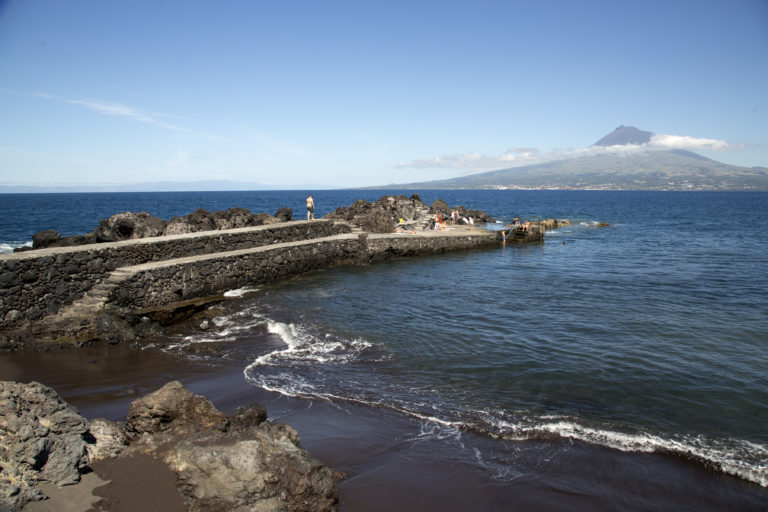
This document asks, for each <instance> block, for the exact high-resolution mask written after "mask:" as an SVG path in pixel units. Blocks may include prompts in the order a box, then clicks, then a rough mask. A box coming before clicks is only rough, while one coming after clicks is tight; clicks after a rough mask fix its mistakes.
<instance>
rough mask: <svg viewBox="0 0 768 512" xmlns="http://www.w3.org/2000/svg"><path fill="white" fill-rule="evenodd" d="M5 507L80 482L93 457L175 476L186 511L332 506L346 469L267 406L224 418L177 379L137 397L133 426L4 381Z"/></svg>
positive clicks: (1, 463) (0, 397)
mask: <svg viewBox="0 0 768 512" xmlns="http://www.w3.org/2000/svg"><path fill="white" fill-rule="evenodd" d="M0 412H2V415H0V433H2V434H3V435H2V436H0V510H3V511H5V510H9V511H17V510H21V508H22V507H23V506H24V505H25V504H26V503H27V502H29V501H34V500H39V499H44V498H45V496H44V495H43V493H42V492H41V491H40V490H39V489H38V488H37V486H36V485H37V483H38V482H41V481H50V482H53V483H56V484H57V485H67V484H74V483H76V482H78V481H79V479H80V471H81V470H83V469H84V468H85V464H86V463H87V462H95V461H98V460H100V459H103V458H115V459H116V463H118V464H119V463H120V459H121V457H131V456H132V455H133V454H136V453H142V454H151V455H153V456H154V457H156V458H159V459H162V460H163V461H165V463H166V464H168V466H169V467H170V468H171V469H172V470H173V471H174V472H176V474H177V477H178V491H179V493H180V495H181V496H182V497H183V498H184V500H185V501H186V502H187V505H188V507H189V510H191V511H196V512H208V511H210V512H214V511H221V510H259V511H265V512H266V511H275V512H277V511H328V510H336V509H337V507H338V492H337V488H336V482H337V481H338V479H339V478H340V476H341V475H340V474H338V473H336V472H334V471H333V470H332V469H331V468H329V467H328V466H326V465H324V464H322V463H321V462H320V461H318V460H317V459H315V458H313V457H312V456H311V455H310V454H309V453H307V452H306V450H304V449H303V448H301V446H300V440H299V436H298V434H297V433H296V431H295V430H294V429H292V428H291V427H289V426H288V425H283V424H273V423H269V422H267V421H266V418H267V414H266V411H265V410H264V408H263V407H262V406H260V405H252V406H247V407H241V408H239V409H238V410H237V411H236V412H235V413H234V414H232V415H226V414H224V413H223V412H221V411H219V410H217V409H216V408H215V407H214V406H213V404H211V402H209V401H208V400H207V399H206V398H204V397H201V396H198V395H194V394H193V393H191V392H190V391H188V390H187V389H185V388H184V387H183V386H182V385H181V383H179V382H170V383H168V384H166V385H165V386H163V387H162V388H161V389H159V390H157V391H155V392H154V393H151V394H149V395H147V396H145V397H143V398H140V399H138V400H136V401H134V402H133V403H132V404H131V406H130V409H129V413H128V418H127V423H126V426H125V427H123V426H121V425H120V424H118V423H114V422H110V421H107V420H100V419H99V420H93V421H92V422H90V428H89V423H88V422H87V421H86V420H85V418H83V417H81V416H80V415H78V414H77V413H76V411H75V410H74V409H73V408H72V407H70V406H69V405H67V404H66V403H65V402H63V401H62V400H61V398H60V397H59V396H58V395H57V394H56V392H55V391H53V390H52V389H50V388H48V387H46V386H43V385H42V384H38V383H31V384H19V383H16V382H0Z"/></svg>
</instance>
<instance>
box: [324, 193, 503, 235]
mask: <svg viewBox="0 0 768 512" xmlns="http://www.w3.org/2000/svg"><path fill="white" fill-rule="evenodd" d="M452 209H453V210H457V211H459V215H460V217H464V218H469V217H470V216H471V217H472V218H473V220H474V222H475V223H484V222H492V221H493V219H492V218H491V217H490V216H489V215H488V214H487V213H485V212H483V211H479V210H467V208H465V207H464V206H456V207H454V208H450V207H449V206H448V204H447V203H446V202H445V201H443V200H442V199H437V200H435V201H434V202H433V203H432V205H431V206H427V204H426V203H424V202H423V201H422V200H421V198H420V197H419V196H418V195H417V194H413V195H412V196H411V197H406V196H383V197H381V198H379V199H377V200H376V201H374V202H373V203H369V202H368V201H364V200H362V199H361V200H359V201H357V202H355V203H353V204H351V205H350V206H349V207H344V206H342V207H339V208H337V209H336V210H335V211H333V212H331V213H329V214H328V215H326V216H325V217H323V218H324V219H331V220H336V221H344V222H348V223H350V224H352V225H355V226H357V227H359V228H361V229H362V230H363V231H367V232H369V233H391V232H393V231H394V230H395V227H396V226H397V224H398V223H399V222H400V219H402V220H403V222H405V223H406V224H407V225H408V226H409V227H412V228H414V229H429V228H430V227H431V226H432V225H433V224H434V216H435V214H439V215H440V217H441V218H443V219H448V218H449V216H450V213H451V210H452Z"/></svg>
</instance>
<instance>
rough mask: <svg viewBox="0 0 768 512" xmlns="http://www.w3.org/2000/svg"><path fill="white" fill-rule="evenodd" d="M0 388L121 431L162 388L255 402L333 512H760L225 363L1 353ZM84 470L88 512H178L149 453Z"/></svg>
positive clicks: (551, 444)
mask: <svg viewBox="0 0 768 512" xmlns="http://www.w3.org/2000/svg"><path fill="white" fill-rule="evenodd" d="M0 378H2V379H3V380H17V381H21V382H28V381H30V380H36V381H39V382H42V383H44V384H46V385H49V386H52V387H53V388H54V389H56V390H57V391H58V392H59V394H60V395H61V396H62V397H63V398H64V399H65V400H67V401H68V402H69V403H71V404H72V405H74V406H75V407H77V408H78V409H79V411H80V413H81V414H83V415H84V416H85V417H87V418H89V419H93V418H97V417H104V418H107V419H110V420H115V421H122V420H124V419H125V417H126V414H127V412H128V406H129V404H130V403H131V401H133V400H135V399H136V398H138V397H139V396H142V395H144V394H146V393H148V392H151V391H154V390H155V389H157V388H159V387H161V386H162V385H163V384H165V383H166V382H168V381H170V380H179V381H181V382H182V383H183V384H184V385H185V386H187V388H189V389H190V390H191V391H193V392H194V393H197V394H202V395H204V396H206V397H208V398H209V399H210V400H211V401H212V402H213V403H214V404H215V405H216V406H217V407H218V408H220V409H222V410H224V411H227V412H231V411H233V410H234V409H235V408H236V407H238V406H239V405H244V404H248V403H252V402H259V403H262V404H264V405H265V406H266V407H267V412H268V414H269V417H270V419H271V420H272V421H280V422H285V423H288V424H289V425H291V426H293V427H294V428H295V429H296V430H297V431H298V432H299V435H300V436H301V438H302V445H303V446H304V447H305V448H306V449H307V450H309V452H310V453H312V454H313V455H314V456H315V457H317V458H318V459H320V460H322V461H323V462H325V463H327V464H329V465H331V466H332V467H333V468H334V469H337V470H340V471H343V472H345V473H346V475H347V477H346V478H345V479H344V480H343V481H342V482H340V484H339V493H340V510H342V511H345V512H349V511H379V510H381V511H385V510H386V511H389V510H399V511H404V512H407V511H420V510H427V509H437V510H444V511H464V510H577V511H578V510H584V511H587V510H590V511H592V510H617V509H622V510H649V509H656V510H691V511H693V510H696V511H700V510H726V509H727V510H766V509H768V492H767V491H766V489H763V488H760V487H759V486H756V485H754V484H750V483H748V482H744V481H742V480H739V479H738V478H734V477H729V476H727V475H723V474H721V473H717V472H715V471H710V470H708V469H706V468H704V467H701V466H699V465H696V464H692V463H690V462H688V461H685V460H681V459H679V458H677V457H667V456H663V455H656V454H637V453H624V452H618V451H615V450H610V449H607V448H601V447H596V446H591V445H586V444H583V443H578V442H571V441H568V440H562V439H555V440H541V441H524V442H506V441H500V440H496V439H489V438H487V437H485V436H480V435H475V434H473V433H471V432H462V433H456V432H451V431H441V430H440V429H439V428H435V427H434V425H429V424H423V423H422V422H420V421H416V420H414V419H411V418H408V417H404V416H402V415H399V414H396V413H393V412H389V411H382V410H377V409H372V408H368V407H362V406H356V405H351V404H342V405H338V404H332V403H328V402H310V401H305V400H297V399H291V398H287V397H283V396H281V395H278V394H275V393H270V392H266V391H262V390H260V389H257V388H254V387H252V386H250V385H249V384H248V383H246V381H245V379H244V378H243V374H242V368H240V367H239V366H236V365H232V364H230V363H228V362H227V361H222V363H221V364H218V365H212V364H210V363H202V362H196V361H193V360H190V359H186V358H181V357H177V356H167V355H165V354H161V353H158V352H154V351H150V350H144V351H141V350H136V349H132V348H130V347H128V346H124V345H116V346H95V347H89V348H84V349H71V350H57V351H51V352H46V353H39V352H23V353H21V352H20V353H0ZM94 472H95V474H96V475H97V476H98V477H100V478H101V479H102V480H105V481H111V482H112V483H110V484H107V485H103V486H101V487H95V486H93V485H92V482H91V483H90V484H89V485H91V486H92V487H95V489H93V493H94V494H95V495H97V496H100V497H104V500H103V501H102V502H100V503H98V504H96V506H95V507H96V508H95V510H115V511H118V510H163V511H174V510H184V507H183V504H182V503H181V501H180V499H179V498H178V495H177V494H176V492H175V486H174V483H175V478H174V476H173V475H172V474H171V472H170V471H168V470H167V469H164V468H163V466H162V464H161V463H160V462H159V461H153V460H151V458H150V457H146V458H141V457H138V458H134V459H133V460H131V461H128V462H127V463H122V464H115V463H114V462H112V461H107V462H103V463H98V464H95V465H94ZM89 478H90V477H89ZM150 481H151V482H152V487H147V482H150ZM138 488H141V489H143V491H142V492H141V493H137V492H135V490H136V489H138ZM82 494H83V496H81V497H80V498H77V499H76V500H75V501H77V500H80V501H79V502H78V503H75V502H74V501H72V499H69V500H65V502H66V503H69V507H70V508H67V509H64V508H56V506H55V505H56V501H54V500H51V501H49V502H47V503H46V502H44V503H42V504H35V506H46V505H47V506H49V507H53V508H36V509H33V508H32V506H30V507H28V508H29V510H31V511H32V512H34V510H66V511H71V512H75V511H77V510H83V511H84V510H87V509H88V507H89V506H90V503H89V502H88V501H87V499H88V497H89V493H87V492H85V493H82Z"/></svg>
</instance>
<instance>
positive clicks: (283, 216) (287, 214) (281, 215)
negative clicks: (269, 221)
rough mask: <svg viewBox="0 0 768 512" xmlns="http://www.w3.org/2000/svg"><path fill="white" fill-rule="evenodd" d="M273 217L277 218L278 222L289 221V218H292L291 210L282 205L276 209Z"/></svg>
mask: <svg viewBox="0 0 768 512" xmlns="http://www.w3.org/2000/svg"><path fill="white" fill-rule="evenodd" d="M275 217H276V218H277V219H279V220H280V222H289V221H290V220H291V219H293V210H292V209H290V208H288V207H287V206H283V207H282V208H280V209H279V210H277V212H276V213H275Z"/></svg>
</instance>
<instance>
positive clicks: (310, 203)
mask: <svg viewBox="0 0 768 512" xmlns="http://www.w3.org/2000/svg"><path fill="white" fill-rule="evenodd" d="M310 215H311V216H312V220H315V200H314V199H312V194H309V197H308V198H307V220H309V217H310Z"/></svg>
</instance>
